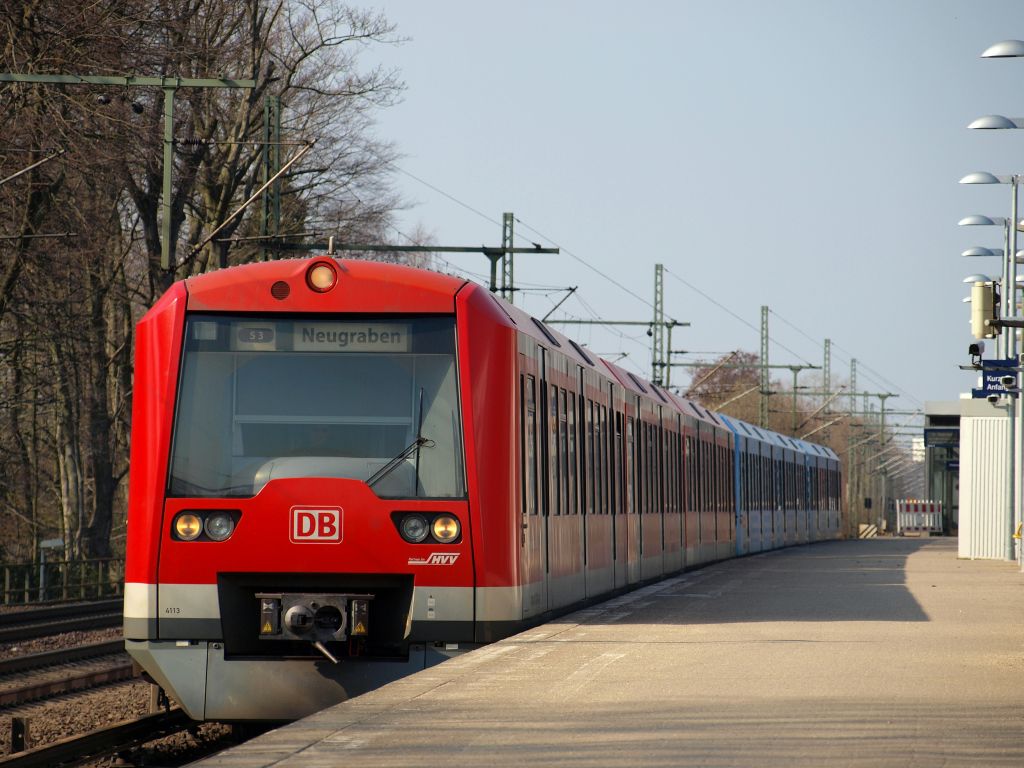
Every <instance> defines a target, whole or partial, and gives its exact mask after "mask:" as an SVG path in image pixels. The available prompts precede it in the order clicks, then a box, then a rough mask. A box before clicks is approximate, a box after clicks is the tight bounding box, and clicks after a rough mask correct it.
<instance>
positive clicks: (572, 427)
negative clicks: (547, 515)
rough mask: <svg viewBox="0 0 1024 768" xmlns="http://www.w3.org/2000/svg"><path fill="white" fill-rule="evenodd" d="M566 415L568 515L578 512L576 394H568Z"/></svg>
mask: <svg viewBox="0 0 1024 768" xmlns="http://www.w3.org/2000/svg"><path fill="white" fill-rule="evenodd" d="M567 405H568V407H567V408H566V414H567V415H568V419H569V514H571V515H575V514H578V513H579V511H580V505H579V497H578V495H577V493H576V469H577V464H576V462H577V458H576V393H575V392H570V393H569V399H568V403H567Z"/></svg>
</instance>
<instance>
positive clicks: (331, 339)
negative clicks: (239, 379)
mask: <svg viewBox="0 0 1024 768" xmlns="http://www.w3.org/2000/svg"><path fill="white" fill-rule="evenodd" d="M230 344H231V349H232V351H235V352H293V351H294V352H392V353H395V352H409V351H411V349H412V337H411V326H410V324H408V323H376V322H372V321H371V322H344V323H329V322H326V323H325V322H306V321H302V320H295V321H287V322H278V323H274V322H267V321H239V322H234V323H232V324H231V336H230Z"/></svg>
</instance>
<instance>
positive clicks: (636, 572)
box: [626, 395, 642, 584]
mask: <svg viewBox="0 0 1024 768" xmlns="http://www.w3.org/2000/svg"><path fill="white" fill-rule="evenodd" d="M638 403H639V398H637V397H636V395H627V397H626V581H627V583H630V584H634V583H636V582H638V581H640V558H641V557H642V552H641V543H640V542H641V538H640V534H641V526H642V523H641V520H640V518H641V515H640V511H641V506H640V503H641V499H640V494H641V488H640V482H639V478H640V476H641V475H640V473H641V472H642V468H641V467H640V466H639V446H640V438H639V432H638V430H639V425H640V419H639V415H640V410H639V408H638V407H637V406H638Z"/></svg>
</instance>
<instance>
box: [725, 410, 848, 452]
mask: <svg viewBox="0 0 1024 768" xmlns="http://www.w3.org/2000/svg"><path fill="white" fill-rule="evenodd" d="M720 418H722V419H723V420H724V421H725V422H726V424H728V426H729V428H730V429H731V430H732V431H733V434H735V435H737V436H739V437H746V438H747V439H748V440H757V441H759V442H763V443H768V444H770V445H774V446H777V447H779V448H786V449H789V450H792V451H798V452H800V453H803V454H807V455H809V456H817V457H821V458H826V459H838V458H839V456H838V455H836V452H835V451H833V450H832V449H831V448H828V447H826V446H824V445H819V444H818V443H810V442H807V441H806V440H801V439H799V438H797V437H790V436H789V435H783V434H780V433H778V432H774V431H772V430H770V429H765V428H764V427H758V426H756V425H754V424H750V423H749V422H746V421H743V420H742V419H737V418H735V417H733V416H720Z"/></svg>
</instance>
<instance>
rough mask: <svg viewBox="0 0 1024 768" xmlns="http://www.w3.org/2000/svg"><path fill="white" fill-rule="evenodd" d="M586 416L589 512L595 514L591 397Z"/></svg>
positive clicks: (595, 460) (594, 460) (592, 407)
mask: <svg viewBox="0 0 1024 768" xmlns="http://www.w3.org/2000/svg"><path fill="white" fill-rule="evenodd" d="M584 416H585V418H586V420H587V514H588V515H593V514H596V513H597V509H596V502H595V499H596V496H595V494H594V488H595V486H596V479H597V478H596V474H597V472H596V469H595V465H596V463H597V459H596V457H595V454H596V452H595V450H594V401H593V400H591V399H588V400H587V402H586V404H585V406H584Z"/></svg>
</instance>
